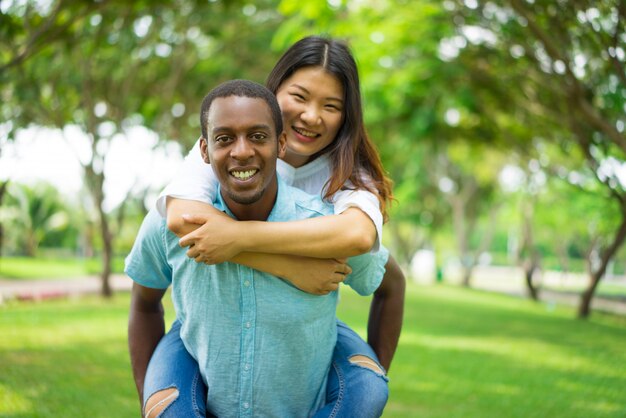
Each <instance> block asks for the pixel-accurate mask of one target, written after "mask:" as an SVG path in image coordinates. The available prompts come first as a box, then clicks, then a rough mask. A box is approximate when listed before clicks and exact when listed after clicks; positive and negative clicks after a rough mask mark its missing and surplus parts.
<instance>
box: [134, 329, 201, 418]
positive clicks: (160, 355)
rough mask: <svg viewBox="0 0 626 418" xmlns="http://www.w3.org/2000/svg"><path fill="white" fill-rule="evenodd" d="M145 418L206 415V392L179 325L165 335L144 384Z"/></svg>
mask: <svg viewBox="0 0 626 418" xmlns="http://www.w3.org/2000/svg"><path fill="white" fill-rule="evenodd" d="M143 393H144V407H143V410H144V415H145V417H146V418H156V417H160V418H168V417H201V418H204V417H205V415H206V393H207V389H206V387H205V385H204V382H203V381H202V376H200V369H199V367H198V363H197V362H196V360H195V359H194V358H193V357H191V355H189V353H188V352H187V349H186V348H185V345H184V344H183V341H182V340H181V339H180V323H179V322H178V321H175V322H174V324H173V325H172V329H170V331H169V332H168V333H167V334H165V336H163V338H162V339H161V341H160V342H159V344H158V345H157V348H156V349H155V350H154V353H153V354H152V357H151V358H150V363H149V364H148V370H147V372H146V379H145V382H144V389H143Z"/></svg>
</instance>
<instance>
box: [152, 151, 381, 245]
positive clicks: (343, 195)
mask: <svg viewBox="0 0 626 418" xmlns="http://www.w3.org/2000/svg"><path fill="white" fill-rule="evenodd" d="M276 170H277V171H278V174H279V175H280V177H281V178H282V180H283V181H284V182H285V183H287V184H289V185H291V186H293V187H297V188H298V189H300V190H303V191H305V192H307V193H309V194H314V195H320V196H322V197H324V194H325V193H324V192H325V186H326V182H327V181H328V179H329V178H330V175H331V167H330V160H329V158H328V157H327V156H326V155H321V156H320V157H318V158H316V159H315V160H313V161H311V162H310V163H307V164H305V165H303V166H302V167H298V168H295V167H292V166H291V165H289V164H287V163H286V162H284V161H283V160H280V159H279V160H278V161H277V164H276ZM217 185H218V182H217V178H216V177H215V174H214V173H213V169H212V168H211V166H210V165H209V164H207V163H205V162H204V160H203V159H202V155H201V153H200V141H198V142H196V144H195V145H194V146H193V148H192V149H191V151H189V154H187V156H186V157H185V160H184V161H183V165H182V166H181V167H180V169H179V170H178V172H177V173H176V176H175V177H174V179H173V180H172V181H171V182H170V183H169V184H168V185H167V186H166V187H165V189H163V191H162V192H161V194H160V195H159V198H158V199H157V210H158V211H159V213H160V214H161V216H165V214H166V207H165V203H166V197H167V196H170V197H175V198H179V199H186V200H197V201H199V202H204V203H210V202H213V201H214V200H215V194H216V193H217ZM347 186H348V187H352V184H351V183H348V184H347ZM330 203H332V204H333V206H334V208H335V213H336V214H339V213H342V212H344V211H345V210H346V209H348V208H351V207H356V208H359V209H361V210H362V211H363V212H365V214H367V216H369V217H370V219H371V220H372V222H374V225H375V227H376V233H377V237H376V242H375V243H374V246H373V247H372V252H377V251H378V250H379V248H380V242H381V239H382V236H383V235H382V233H383V216H382V213H381V211H380V205H379V202H378V198H377V196H376V195H375V194H374V193H372V192H369V191H367V190H340V191H338V192H336V193H335V194H334V195H333V196H332V198H331V202H330Z"/></svg>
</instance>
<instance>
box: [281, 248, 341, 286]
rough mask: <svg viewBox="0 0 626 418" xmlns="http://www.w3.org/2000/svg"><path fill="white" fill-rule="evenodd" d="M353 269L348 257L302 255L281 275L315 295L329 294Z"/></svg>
mask: <svg viewBox="0 0 626 418" xmlns="http://www.w3.org/2000/svg"><path fill="white" fill-rule="evenodd" d="M350 273H352V269H351V268H350V266H349V265H348V264H346V259H345V258H344V259H339V260H337V259H334V258H310V257H302V260H301V261H299V262H298V263H297V264H296V265H294V266H289V268H288V269H287V270H286V271H285V273H284V274H281V277H282V278H284V279H286V280H288V281H289V282H291V284H293V285H294V286H296V287H297V288H298V289H300V290H302V291H304V292H307V293H311V294H313V295H327V294H329V293H330V292H333V291H335V290H337V289H338V288H339V283H341V282H343V281H344V280H345V279H346V276H347V275H348V274H350Z"/></svg>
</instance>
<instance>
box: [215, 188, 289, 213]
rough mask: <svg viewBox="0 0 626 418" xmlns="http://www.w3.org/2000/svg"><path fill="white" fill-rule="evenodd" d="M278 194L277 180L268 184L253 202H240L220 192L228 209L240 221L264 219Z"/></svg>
mask: <svg viewBox="0 0 626 418" xmlns="http://www.w3.org/2000/svg"><path fill="white" fill-rule="evenodd" d="M277 195H278V181H277V180H276V179H275V180H274V182H273V183H272V184H271V185H270V186H268V188H267V189H266V190H265V192H264V193H263V195H262V196H261V198H260V199H258V200H257V201H256V202H254V203H250V204H242V203H237V202H235V201H233V200H232V199H230V198H228V196H225V195H224V194H222V195H221V196H222V199H223V200H224V203H225V204H226V206H227V207H228V209H229V210H230V211H231V212H232V213H233V215H235V218H237V219H238V220H240V221H265V220H267V218H268V217H269V216H270V213H271V212H272V209H273V208H274V203H276V196H277Z"/></svg>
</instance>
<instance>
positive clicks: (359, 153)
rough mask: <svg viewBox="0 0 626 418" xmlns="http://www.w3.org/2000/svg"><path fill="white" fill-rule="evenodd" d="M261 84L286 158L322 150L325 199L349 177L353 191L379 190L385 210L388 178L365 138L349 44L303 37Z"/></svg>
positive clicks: (299, 160) (301, 159) (297, 160)
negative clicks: (271, 97)
mask: <svg viewBox="0 0 626 418" xmlns="http://www.w3.org/2000/svg"><path fill="white" fill-rule="evenodd" d="M266 85H267V87H268V88H269V89H270V90H271V91H272V92H274V93H275V94H276V95H277V98H278V102H279V104H280V107H281V111H282V112H283V125H284V129H285V131H286V133H287V155H286V157H285V160H286V161H287V162H289V163H292V164H293V165H296V166H300V165H303V164H304V163H306V162H308V161H312V160H314V159H315V158H317V157H318V156H320V155H321V154H327V155H328V156H329V157H330V160H331V164H332V175H331V178H330V179H329V181H328V184H327V187H326V197H328V196H331V195H332V194H334V193H335V192H337V191H338V190H340V189H341V188H342V187H344V185H345V183H346V182H347V181H348V180H350V181H351V182H352V184H353V185H354V187H355V188H357V189H369V190H370V191H373V192H376V193H378V197H379V199H380V202H381V209H382V212H383V214H384V213H385V206H386V203H387V201H388V200H389V199H391V198H392V196H391V182H390V180H389V179H388V178H387V177H385V175H384V172H383V169H382V165H381V162H380V157H379V155H378V152H377V151H376V149H375V147H374V145H373V144H372V142H371V141H370V139H369V138H368V137H367V133H366V130H365V125H364V123H363V108H362V104H361V90H360V84H359V74H358V70H357V65H356V62H355V60H354V57H353V56H352V54H351V52H350V50H349V49H348V47H347V46H346V45H345V44H344V43H343V42H341V41H338V40H334V39H330V38H325V37H320V36H309V37H306V38H303V39H301V40H299V41H298V42H296V43H295V44H293V45H292V46H291V47H290V48H289V49H288V50H287V51H286V52H285V53H284V54H283V56H282V57H281V58H280V59H279V60H278V62H277V63H276V66H275V67H274V69H273V70H272V72H271V73H270V75H269V76H268V78H267V82H266ZM299 96H300V97H299Z"/></svg>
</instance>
